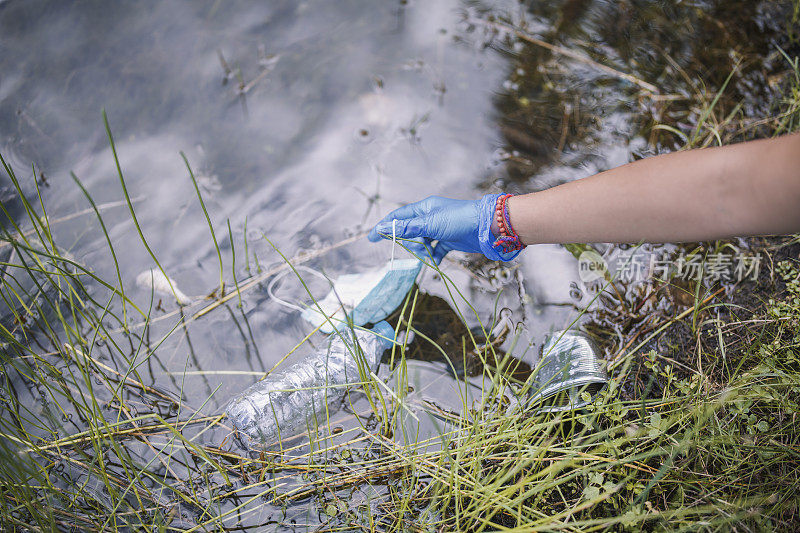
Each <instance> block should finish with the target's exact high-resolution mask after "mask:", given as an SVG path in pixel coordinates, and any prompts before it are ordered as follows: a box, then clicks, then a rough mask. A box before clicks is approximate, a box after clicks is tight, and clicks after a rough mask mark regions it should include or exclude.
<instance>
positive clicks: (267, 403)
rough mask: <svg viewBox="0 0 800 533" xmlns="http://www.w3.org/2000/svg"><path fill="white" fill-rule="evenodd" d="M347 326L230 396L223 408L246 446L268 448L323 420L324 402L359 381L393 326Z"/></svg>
mask: <svg viewBox="0 0 800 533" xmlns="http://www.w3.org/2000/svg"><path fill="white" fill-rule="evenodd" d="M354 331H355V342H354V339H353V333H352V332H351V331H350V330H348V329H342V330H341V331H339V332H337V333H334V334H333V335H330V336H329V337H328V339H327V341H326V342H325V345H324V346H323V347H322V348H320V349H319V350H318V351H317V352H315V353H313V354H311V355H310V356H308V357H307V358H305V359H304V360H302V361H300V362H299V363H297V364H295V365H293V366H291V367H289V368H288V369H286V370H285V371H283V372H281V373H276V374H270V375H269V376H268V377H267V378H266V379H264V380H263V381H259V382H258V383H256V384H254V385H252V386H251V387H250V388H248V389H246V390H245V391H244V392H242V393H241V394H239V395H238V396H236V397H235V398H233V399H232V400H231V401H230V403H229V404H228V406H227V407H226V408H225V412H226V414H227V416H228V418H229V419H230V421H231V422H232V423H233V426H234V428H235V430H236V433H237V435H238V436H239V438H240V440H241V441H242V443H243V444H244V445H245V446H247V447H248V448H258V447H270V446H272V445H274V444H277V443H278V442H280V441H281V440H283V439H286V438H288V437H291V436H293V435H296V434H298V433H300V432H302V431H305V430H307V429H309V428H316V427H317V425H318V424H321V423H324V422H325V420H326V419H327V417H326V411H327V406H328V405H330V404H332V403H335V402H337V401H339V400H340V399H341V398H343V397H344V394H345V393H346V391H347V388H348V387H350V386H353V385H357V384H360V383H361V381H362V375H366V376H369V375H370V372H374V371H375V370H376V369H377V367H378V364H379V363H380V360H381V355H383V352H384V350H386V349H387V348H389V347H390V346H391V345H392V344H393V343H394V342H395V341H394V329H393V328H392V327H391V326H390V325H389V324H388V323H387V322H379V323H378V324H376V325H375V327H374V328H373V329H372V330H354Z"/></svg>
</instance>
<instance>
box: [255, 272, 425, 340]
mask: <svg viewBox="0 0 800 533" xmlns="http://www.w3.org/2000/svg"><path fill="white" fill-rule="evenodd" d="M421 269H422V262H421V261H418V260H416V259H396V260H394V261H389V262H387V263H386V264H385V265H384V266H383V267H381V268H379V269H377V270H370V271H368V272H362V273H360V274H345V275H342V276H339V277H338V278H336V280H335V281H334V282H333V287H332V289H331V291H330V292H329V293H328V295H327V296H325V298H323V299H321V300H318V301H317V302H316V303H311V304H308V305H307V306H306V307H305V308H303V307H300V306H297V305H294V304H292V303H289V302H285V301H283V300H281V299H280V298H277V297H276V296H275V295H274V294H273V288H274V284H275V282H276V281H277V279H278V278H275V279H273V281H272V283H270V285H269V287H268V289H267V290H268V292H269V294H270V297H272V298H273V299H274V300H275V301H276V302H278V303H279V304H281V305H284V306H285V307H289V308H292V309H297V310H299V311H300V312H301V313H300V315H301V316H302V317H303V319H305V320H306V321H307V322H308V323H310V324H311V325H312V326H314V327H315V328H316V327H318V326H319V329H320V331H322V332H323V333H330V332H332V331H333V329H334V327H335V328H337V329H338V328H340V327H341V326H346V325H347V324H349V323H350V321H352V323H353V325H356V326H363V325H364V324H375V323H378V322H380V321H381V320H383V319H385V318H386V317H387V316H389V315H390V314H391V313H392V312H393V311H394V310H395V309H397V308H398V307H399V306H400V304H402V303H403V300H404V299H405V297H406V294H408V291H410V290H411V287H413V286H414V282H415V281H416V280H417V275H419V272H420V270H421ZM303 270H305V271H308V272H312V273H314V274H315V275H319V276H321V274H319V273H318V272H316V271H313V270H311V269H308V268H304V269H303ZM326 279H327V278H326Z"/></svg>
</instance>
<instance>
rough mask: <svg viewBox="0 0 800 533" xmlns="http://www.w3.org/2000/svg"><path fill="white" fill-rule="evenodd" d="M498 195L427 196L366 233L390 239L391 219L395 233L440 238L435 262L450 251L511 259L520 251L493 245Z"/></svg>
mask: <svg viewBox="0 0 800 533" xmlns="http://www.w3.org/2000/svg"><path fill="white" fill-rule="evenodd" d="M499 196H500V195H499V194H487V195H486V196H484V197H483V198H480V199H479V200H453V199H450V198H441V197H439V196H429V197H428V198H425V199H424V200H421V201H419V202H416V203H413V204H409V205H406V206H403V207H401V208H399V209H395V210H394V211H392V212H391V213H389V214H388V215H386V216H385V217H384V218H383V220H381V221H380V222H378V223H377V224H376V225H375V227H374V228H372V231H370V232H369V236H368V238H369V240H370V241H372V242H377V241H379V240H380V239H381V238H384V239H391V238H392V221H393V220H397V223H396V225H395V235H396V236H397V238H402V239H417V240H419V239H422V244H425V245H429V244H430V243H431V242H433V241H439V242H438V244H437V246H436V248H435V249H434V251H433V255H434V260H437V259H438V260H437V263H438V262H439V261H441V260H442V258H443V257H444V255H445V254H446V253H447V252H449V251H450V250H459V251H461V252H469V253H480V254H483V255H485V256H486V257H488V258H489V259H492V260H495V261H510V260H512V259H514V258H515V257H516V256H517V255H518V254H519V250H516V251H513V252H508V253H506V252H504V251H503V248H502V247H501V246H494V242H495V236H494V234H493V233H492V217H493V216H494V209H495V205H496V204H497V198H498V197H499Z"/></svg>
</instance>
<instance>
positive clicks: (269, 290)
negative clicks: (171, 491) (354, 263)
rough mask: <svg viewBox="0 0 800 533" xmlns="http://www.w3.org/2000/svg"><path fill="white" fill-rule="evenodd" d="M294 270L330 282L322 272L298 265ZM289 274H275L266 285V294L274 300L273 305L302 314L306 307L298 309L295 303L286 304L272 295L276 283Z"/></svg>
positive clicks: (284, 272)
mask: <svg viewBox="0 0 800 533" xmlns="http://www.w3.org/2000/svg"><path fill="white" fill-rule="evenodd" d="M295 269H296V270H303V271H305V272H308V273H309V274H314V275H315V276H317V277H320V278H322V279H324V280H325V281H327V282H328V283H331V280H330V279H328V277H327V276H325V275H324V274H323V273H322V272H319V271H317V270H314V269H313V268H309V267H307V266H303V265H298V266H296V267H295ZM289 272H291V270H285V271H283V272H281V273H280V274H276V275H275V277H274V278H272V281H270V282H269V285H267V294H268V295H269V297H270V298H272V299H273V300H275V303H277V304H279V305H282V306H283V307H286V308H287V309H294V310H295V311H300V312H301V313H302V312H303V311H305V310H306V308H307V307H308V306H306V307H300V306H299V305H297V304H295V303H292V302H287V301H286V300H283V299H281V298H278V297H277V296H275V293H274V290H275V284H276V283H277V282H278V281H280V280H281V279H283V277H284V276H285V275H286V274H288V273H289ZM331 287H333V283H331Z"/></svg>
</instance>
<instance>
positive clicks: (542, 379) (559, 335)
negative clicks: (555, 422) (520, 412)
mask: <svg viewBox="0 0 800 533" xmlns="http://www.w3.org/2000/svg"><path fill="white" fill-rule="evenodd" d="M607 383H608V376H606V372H605V370H604V369H603V367H602V366H601V364H600V360H599V359H598V357H597V352H596V349H595V347H594V346H593V345H592V343H591V342H590V341H589V339H588V338H587V337H585V336H584V335H582V334H580V333H578V332H575V331H570V330H566V331H557V332H556V333H554V334H553V335H552V336H551V337H550V338H549V339H548V340H547V342H546V343H545V344H544V346H543V347H542V360H541V361H540V363H539V364H538V365H537V369H536V373H535V374H534V377H533V385H532V386H531V389H530V400H529V403H528V405H529V406H531V407H533V406H537V410H538V411H541V412H554V411H567V410H571V409H579V408H581V407H584V406H586V405H588V404H589V403H591V402H592V401H594V400H595V398H596V397H597V395H598V394H599V393H600V391H602V390H603V388H605V386H606V384H607ZM584 393H588V396H586V394H584Z"/></svg>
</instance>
